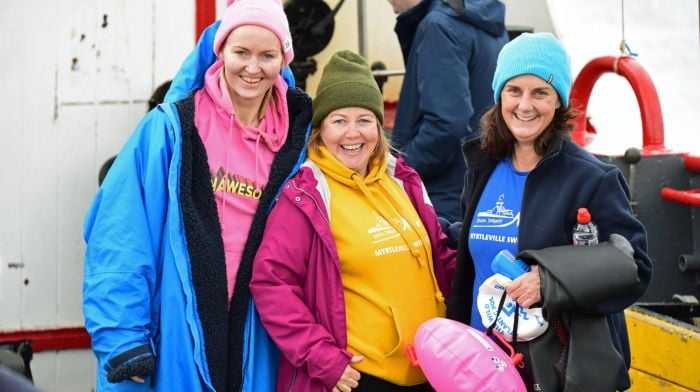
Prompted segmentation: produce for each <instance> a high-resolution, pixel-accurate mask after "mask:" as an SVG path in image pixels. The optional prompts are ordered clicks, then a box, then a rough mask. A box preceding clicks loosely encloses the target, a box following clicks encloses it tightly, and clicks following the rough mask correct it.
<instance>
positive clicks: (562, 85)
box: [447, 33, 652, 391]
mask: <svg viewBox="0 0 700 392" xmlns="http://www.w3.org/2000/svg"><path fill="white" fill-rule="evenodd" d="M492 86H493V91H494V100H495V101H497V104H496V106H495V107H493V108H492V109H491V110H489V111H488V112H487V113H486V114H485V115H484V117H483V119H482V124H483V130H484V135H483V136H482V137H481V138H480V139H473V140H471V141H469V142H467V143H465V145H464V146H463V153H464V158H465V160H466V162H467V174H466V176H465V180H464V184H465V185H464V193H463V200H462V202H463V205H462V207H463V210H464V211H465V217H464V220H463V224H462V231H461V234H460V236H459V250H458V256H457V270H456V271H455V278H454V280H453V284H452V289H451V296H450V297H449V300H448V302H447V303H448V307H447V315H448V317H449V318H452V319H455V320H458V321H462V322H465V323H469V324H470V325H472V326H474V327H475V328H480V329H482V330H483V329H485V328H484V326H483V325H482V323H481V317H480V316H479V313H478V310H477V309H476V306H475V303H476V296H477V294H478V290H479V286H480V285H481V284H482V282H483V281H484V280H485V279H486V278H487V277H489V276H491V275H492V274H493V272H492V271H491V267H490V265H491V260H492V259H493V257H494V256H495V255H496V253H497V252H499V251H500V250H502V249H507V250H509V251H510V252H511V253H513V254H517V252H518V251H520V257H521V258H523V260H525V261H526V262H528V263H529V264H533V265H532V271H531V272H529V273H526V274H524V275H522V276H521V277H519V278H517V279H516V280H514V281H513V282H512V283H511V284H510V285H509V286H508V288H507V292H508V293H509V294H510V295H511V296H512V297H513V299H515V300H516V301H517V302H518V303H519V304H520V305H521V306H523V307H526V308H529V307H531V306H533V305H535V304H541V305H542V309H543V314H544V315H545V317H547V318H548V319H549V321H550V328H549V329H548V330H547V332H545V334H543V335H541V336H540V337H538V338H537V339H535V340H532V341H529V342H520V343H518V344H517V345H516V346H517V349H518V351H521V352H523V354H525V368H524V369H519V370H520V371H521V374H522V375H523V378H524V380H525V383H526V385H527V386H528V389H530V390H542V391H556V390H567V391H578V390H590V391H612V390H626V389H628V388H629V387H630V379H629V376H628V374H627V369H628V368H629V365H630V347H629V340H628V336H627V327H626V324H625V318H624V313H623V310H624V309H625V308H626V307H628V306H629V305H632V304H633V303H634V302H635V301H637V300H638V299H639V298H640V297H641V296H642V295H643V294H644V291H645V290H646V288H647V286H648V284H649V281H650V280H651V271H652V265H651V260H650V259H649V256H648V255H647V239H646V231H645V229H644V227H643V226H642V224H641V223H640V222H639V221H638V220H637V219H636V218H635V217H634V216H633V215H632V212H631V209H630V203H629V190H628V188H627V184H626V182H625V180H624V178H623V176H622V173H621V172H620V170H619V169H617V168H616V167H615V166H613V165H609V164H605V163H602V162H600V161H599V160H598V159H596V158H595V157H593V156H592V155H591V154H589V153H588V152H586V151H584V150H583V149H581V148H580V147H578V146H577V145H576V144H574V143H572V142H571V141H570V140H569V137H568V131H569V130H571V128H572V127H573V126H572V124H571V123H570V122H569V120H571V119H572V118H573V117H575V114H573V113H572V112H571V110H570V108H569V92H570V90H571V70H570V64H569V56H568V55H567V53H566V51H565V50H564V48H563V47H562V46H561V44H560V43H559V41H557V39H556V38H554V36H553V35H551V34H549V33H538V34H527V33H526V34H523V35H521V36H519V37H518V38H516V39H514V40H513V41H511V42H510V43H508V44H507V45H506V46H505V47H504V48H503V50H502V51H501V53H500V55H499V57H498V66H497V67H496V72H495V75H494V79H493V85H492ZM580 207H585V208H587V209H588V210H589V211H590V213H591V216H592V217H593V220H594V221H595V222H596V223H597V225H598V229H599V237H600V240H601V241H605V240H608V239H609V243H603V244H599V245H591V246H573V245H572V243H573V240H572V229H573V227H574V225H575V223H576V215H577V209H578V208H580ZM622 237H624V238H622ZM618 239H619V240H621V242H623V243H624V246H621V247H618V246H617V242H618V241H616V240H618ZM611 244H613V245H615V246H614V247H611ZM619 248H623V249H625V250H624V251H621V250H620V249H619ZM553 255H554V257H552V256H553ZM623 272H624V273H623ZM557 274H558V275H557ZM567 353H568V355H567ZM591 373H592V375H591Z"/></svg>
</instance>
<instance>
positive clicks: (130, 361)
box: [107, 344, 156, 383]
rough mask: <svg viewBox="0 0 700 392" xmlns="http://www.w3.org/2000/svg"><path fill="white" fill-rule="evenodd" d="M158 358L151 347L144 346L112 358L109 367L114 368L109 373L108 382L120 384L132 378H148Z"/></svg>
mask: <svg viewBox="0 0 700 392" xmlns="http://www.w3.org/2000/svg"><path fill="white" fill-rule="evenodd" d="M155 363H156V358H155V355H153V353H152V352H151V346H150V345H148V344H144V345H141V346H138V347H134V348H132V349H130V350H127V351H124V352H123V353H121V354H119V355H117V356H115V357H113V358H111V359H110V360H109V365H110V367H111V368H112V370H110V371H109V372H108V373H107V381H109V382H111V383H118V382H121V381H124V380H127V379H130V378H131V377H134V376H138V377H142V378H143V377H146V376H149V375H150V374H151V373H152V372H153V368H154V367H155Z"/></svg>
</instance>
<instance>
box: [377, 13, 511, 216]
mask: <svg viewBox="0 0 700 392" xmlns="http://www.w3.org/2000/svg"><path fill="white" fill-rule="evenodd" d="M389 2H390V3H391V5H392V6H393V8H394V12H396V13H397V14H399V15H398V17H397V18H396V27H395V28H394V30H395V31H396V35H397V37H398V39H399V43H400V44H401V50H402V52H403V57H404V62H405V64H406V75H405V76H404V80H403V85H402V87H401V94H400V96H399V106H398V109H397V112H396V119H395V122H394V128H393V133H392V144H393V146H394V147H396V148H397V149H399V150H400V151H402V152H403V153H404V154H405V155H404V159H405V160H406V163H408V165H409V166H411V167H413V168H414V169H416V171H417V172H418V174H419V175H420V176H421V179H422V180H423V182H424V183H425V186H426V188H427V190H428V194H429V195H430V199H431V200H432V202H433V205H434V206H435V210H436V211H437V213H438V216H440V217H444V218H446V219H447V220H449V221H451V222H453V221H457V220H459V219H460V218H461V213H460V210H459V196H460V193H461V191H462V185H463V183H462V180H463V179H464V171H465V166H464V160H463V159H462V156H461V154H460V150H459V146H460V145H461V144H462V142H464V141H465V140H468V139H471V138H473V137H475V136H477V135H478V124H479V118H480V117H481V115H482V114H483V113H484V112H485V111H486V109H488V108H489V107H490V106H492V105H493V100H492V98H491V97H492V94H491V86H490V85H489V84H490V81H491V79H492V78H493V71H494V69H495V68H496V57H497V56H498V52H499V51H500V50H501V47H503V45H504V44H505V43H506V42H507V40H508V38H507V34H506V28H505V24H504V17H505V6H504V5H503V4H502V3H501V2H499V1H495V0H476V1H463V0H447V1H445V0H389Z"/></svg>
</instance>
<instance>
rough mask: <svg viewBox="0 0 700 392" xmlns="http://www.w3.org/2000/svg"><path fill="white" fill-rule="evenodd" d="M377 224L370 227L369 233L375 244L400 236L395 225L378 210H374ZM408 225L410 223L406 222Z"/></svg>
mask: <svg viewBox="0 0 700 392" xmlns="http://www.w3.org/2000/svg"><path fill="white" fill-rule="evenodd" d="M372 213H373V214H374V217H375V219H376V220H377V224H376V225H374V226H373V227H370V228H369V230H367V233H368V234H369V235H370V236H371V237H372V239H373V241H372V243H373V244H378V243H380V242H382V241H386V240H390V239H392V238H396V237H398V236H399V233H398V232H397V231H396V229H394V226H392V225H390V224H389V222H387V220H386V219H384V217H383V216H381V215H379V214H378V213H377V211H372ZM406 225H408V223H406Z"/></svg>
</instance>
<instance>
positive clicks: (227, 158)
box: [83, 0, 311, 391]
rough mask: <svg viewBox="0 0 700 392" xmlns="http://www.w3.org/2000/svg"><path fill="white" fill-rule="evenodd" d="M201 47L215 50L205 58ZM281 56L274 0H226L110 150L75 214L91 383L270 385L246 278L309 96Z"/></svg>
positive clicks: (307, 112)
mask: <svg viewBox="0 0 700 392" xmlns="http://www.w3.org/2000/svg"><path fill="white" fill-rule="evenodd" d="M229 3H231V1H229ZM212 49H213V50H212ZM206 51H208V52H209V53H214V54H215V56H218V57H219V58H220V59H219V60H217V61H215V62H214V64H213V65H211V66H209V64H211V61H212V57H214V56H211V55H207V56H202V57H200V56H199V54H200V53H204V52H206ZM292 58H293V49H292V46H291V35H290V33H289V26H288V22H287V19H286V16H285V14H284V11H283V9H282V5H281V3H280V2H279V1H278V0H237V1H235V2H233V4H232V5H231V6H230V7H229V8H228V9H227V11H226V13H225V15H224V18H223V20H222V21H221V23H220V24H218V28H216V29H215V30H214V29H213V28H210V29H208V30H207V32H206V33H205V36H204V37H202V39H201V40H200V47H198V48H197V49H196V50H195V52H193V54H192V55H191V56H189V57H188V59H187V60H186V61H185V64H184V65H183V69H182V70H181V71H180V72H179V73H178V75H177V76H176V78H175V79H174V80H173V84H172V88H171V91H172V94H169V95H168V97H167V98H166V100H175V101H177V102H175V103H172V104H163V105H160V106H159V107H158V108H156V109H154V110H153V111H151V112H150V113H149V114H148V115H147V116H146V117H145V118H144V119H143V120H142V122H141V123H140V124H139V126H138V128H137V129H136V131H135V132H134V134H133V135H132V136H131V138H130V139H129V141H128V142H127V144H126V145H125V147H124V148H123V149H122V151H121V152H120V154H119V156H118V157H117V159H116V160H115V163H114V165H113V167H112V168H111V169H110V174H109V175H108V176H107V178H106V179H105V182H104V184H103V186H102V187H101V188H100V190H99V191H98V193H97V195H96V197H95V200H94V202H93V205H92V206H91V208H90V211H89V212H88V215H87V217H86V220H85V240H86V242H87V252H86V257H85V277H84V287H83V311H84V314H85V319H86V323H85V324H86V328H87V329H88V332H89V333H90V334H91V337H92V347H93V350H94V352H95V354H96V356H97V359H98V375H97V390H99V391H107V390H110V391H112V390H113V391H146V390H159V391H185V390H186V391H267V390H272V389H273V388H274V382H275V374H276V370H277V369H276V367H277V364H278V351H277V349H276V347H274V345H273V344H271V341H270V340H269V337H268V336H267V334H266V332H265V331H264V329H263V328H262V325H261V324H260V321H259V318H258V316H257V312H256V311H255V308H254V306H253V304H252V300H251V299H250V291H249V289H248V281H249V280H250V274H251V271H252V262H253V257H254V255H255V252H256V250H257V247H258V246H259V244H260V240H261V237H262V232H263V229H264V225H265V223H266V219H267V215H268V211H269V209H270V207H271V205H272V203H273V200H274V197H275V195H276V193H277V192H278V190H279V188H280V187H281V184H282V183H283V182H284V181H285V179H286V178H288V177H289V176H291V174H292V173H294V172H295V171H296V170H297V168H298V164H299V163H300V162H301V161H302V160H303V157H304V155H305V154H304V145H305V139H306V135H307V131H308V124H309V122H310V120H311V101H310V99H309V97H308V95H306V93H304V92H303V91H301V90H299V89H293V88H288V85H287V84H286V83H285V82H284V81H283V80H282V77H281V76H280V72H281V71H282V69H283V68H284V67H286V65H287V64H289V62H290V61H291V60H292ZM200 86H203V88H201V89H199V90H197V91H195V92H194V93H192V94H190V91H191V89H192V88H193V87H200ZM186 95H189V96H187V98H185V96H186ZM183 98H184V99H183ZM251 114H252V115H251ZM214 136H216V137H217V138H218V139H217V138H214ZM216 156H218V157H219V158H216ZM244 156H245V157H248V158H243V157H244ZM217 159H219V160H220V161H217ZM245 166H247V168H246V167H245ZM222 170H223V173H222V172H221V171H222ZM243 171H248V172H249V173H248V174H246V175H245V176H246V177H250V178H252V179H253V180H254V181H253V182H249V181H244V180H242V178H243V177H244V176H243V175H242V174H245V173H242V172H243ZM236 173H237V174H241V175H240V176H239V175H237V174H236ZM214 183H216V184H218V185H220V184H222V183H223V184H225V186H223V187H220V186H217V187H214V185H213V184H214ZM253 183H254V185H257V186H256V187H255V189H253V188H252V186H251V184H253ZM241 184H243V185H241ZM232 189H239V190H240V189H246V190H247V189H251V190H252V192H251V194H252V195H253V197H252V198H251V197H248V198H245V196H246V195H247V193H246V192H232ZM257 190H259V191H260V192H256V191H257ZM233 193H235V194H233ZM241 196H243V198H245V200H242V199H241ZM250 207H252V208H250ZM231 209H236V210H237V211H233V212H232V211H231ZM226 218H228V220H227V219H226ZM232 218H235V219H232ZM232 242H233V243H234V246H231V244H232ZM236 244H237V245H236ZM232 255H233V257H231V256H232ZM232 262H233V263H232ZM231 264H236V265H235V267H237V268H236V269H231V268H230V267H231Z"/></svg>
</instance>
